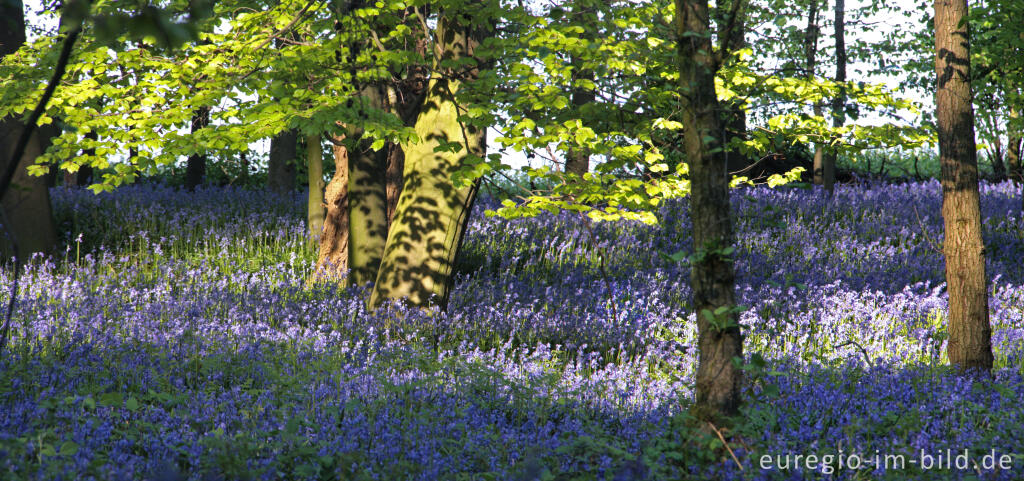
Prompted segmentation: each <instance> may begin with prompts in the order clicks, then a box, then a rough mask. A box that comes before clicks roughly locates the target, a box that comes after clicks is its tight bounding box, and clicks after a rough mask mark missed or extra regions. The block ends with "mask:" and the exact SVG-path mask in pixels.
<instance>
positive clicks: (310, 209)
mask: <svg viewBox="0 0 1024 481" xmlns="http://www.w3.org/2000/svg"><path fill="white" fill-rule="evenodd" d="M306 167H307V169H306V172H307V180H308V183H309V200H308V201H307V203H306V225H308V226H309V240H310V242H314V243H315V242H317V240H319V239H320V234H321V233H322V232H323V230H324V215H325V213H324V154H323V150H322V146H321V145H320V135H307V136H306Z"/></svg>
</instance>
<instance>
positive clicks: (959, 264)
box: [935, 0, 993, 371]
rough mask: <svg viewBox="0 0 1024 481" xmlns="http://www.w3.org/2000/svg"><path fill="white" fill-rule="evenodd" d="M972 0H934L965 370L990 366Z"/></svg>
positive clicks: (957, 345)
mask: <svg viewBox="0 0 1024 481" xmlns="http://www.w3.org/2000/svg"><path fill="white" fill-rule="evenodd" d="M968 31H969V28H968V24H967V1H966V0H935V75H936V91H935V107H936V110H935V118H936V120H937V124H938V135H939V155H940V162H941V164H942V174H941V181H942V217H943V220H944V222H945V246H944V249H943V253H944V254H945V257H946V286H947V287H946V289H947V292H948V293H949V341H948V345H947V352H948V354H949V360H950V362H952V363H953V364H955V365H957V366H959V367H960V368H961V369H964V370H976V369H980V370H986V371H988V370H991V369H992V361H993V357H992V341H991V337H992V327H991V326H990V324H989V317H988V284H987V279H986V277H985V246H984V243H983V241H982V237H981V205H980V196H979V193H978V160H977V150H976V149H975V145H974V108H973V106H972V104H971V75H970V66H971V62H970V58H971V57H970V40H969V37H968V35H969V34H968Z"/></svg>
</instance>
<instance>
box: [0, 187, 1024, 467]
mask: <svg viewBox="0 0 1024 481" xmlns="http://www.w3.org/2000/svg"><path fill="white" fill-rule="evenodd" d="M1020 195H1021V194H1020V190H1019V189H1018V188H1016V187H1014V186H1012V185H1011V184H1009V183H1002V184H983V186H982V200H981V202H982V212H983V214H984V229H985V241H986V245H987V250H986V252H987V254H988V266H987V267H988V276H989V279H990V282H991V290H990V303H991V322H992V326H993V347H994V351H995V356H996V366H997V367H996V370H995V373H994V376H993V378H991V379H971V378H964V377H958V376H956V375H954V374H953V373H951V372H950V370H949V368H948V367H947V361H946V359H945V354H944V340H945V337H946V331H945V324H946V321H945V318H944V309H945V306H946V297H945V292H944V283H943V278H944V275H943V260H942V257H941V256H940V254H939V253H938V251H937V250H936V246H937V245H938V243H941V241H942V222H941V216H940V199H941V194H940V187H939V184H938V183H937V182H934V181H931V182H923V183H907V184H898V185H893V184H882V183H877V184H866V185H865V184H861V185H840V186H838V187H837V190H836V193H835V195H834V197H833V198H832V199H831V200H828V199H827V198H826V197H824V196H823V195H822V194H821V193H820V192H816V191H814V190H806V189H776V190H771V189H767V188H750V189H743V190H737V191H735V192H734V194H733V201H734V203H733V205H734V213H735V220H736V223H737V229H736V230H737V236H738V243H737V255H736V262H735V265H736V268H737V272H738V276H737V282H738V287H737V291H738V298H739V299H740V302H741V303H742V304H743V305H745V306H747V307H748V309H747V310H746V311H745V312H744V313H743V314H742V316H741V321H742V323H743V325H744V326H745V332H746V342H745V348H746V351H745V352H746V355H747V366H748V373H749V375H748V379H747V385H746V389H745V391H744V407H743V414H742V418H741V419H739V420H738V421H737V423H736V424H735V426H734V428H733V430H732V433H731V434H732V436H731V439H730V441H729V444H728V447H727V448H726V447H724V446H723V444H722V443H721V441H720V440H719V439H718V437H717V436H715V435H710V434H708V431H707V430H696V431H694V430H693V429H692V428H690V427H689V426H690V423H688V422H687V421H688V420H687V416H686V407H687V405H688V403H689V402H690V401H689V400H690V398H691V397H692V380H693V373H694V368H695V363H696V354H697V353H696V350H695V345H694V339H695V326H694V321H693V313H692V312H691V310H690V308H689V306H688V302H689V297H690V289H689V286H688V278H689V275H688V267H687V266H686V261H685V260H684V261H682V262H674V261H672V260H671V259H668V258H667V256H666V255H668V256H671V254H674V253H677V252H688V251H689V250H690V234H689V233H690V224H689V220H688V217H687V207H686V202H685V201H674V202H670V203H667V204H666V205H664V206H663V208H662V210H661V213H660V219H661V221H662V222H661V224H660V225H658V226H645V225H640V224H633V223H619V224H596V225H594V226H593V227H592V228H591V229H588V227H587V226H586V225H585V224H586V222H587V221H586V220H585V219H582V218H579V217H574V216H570V215H561V216H552V215H544V216H542V217H538V218H534V219H520V220H504V219H500V218H490V217H486V216H484V215H483V214H482V212H483V209H484V208H485V207H486V205H485V204H486V202H481V203H480V205H478V209H477V214H476V215H475V216H474V218H473V220H472V223H471V226H470V228H469V230H468V233H467V237H466V244H465V247H464V249H463V252H462V253H461V255H460V258H459V262H458V263H459V265H458V270H459V277H458V281H457V283H456V287H455V289H454V292H453V294H452V299H451V305H450V309H449V311H448V312H447V313H445V314H426V313H423V312H420V311H409V310H404V309H400V308H397V307H395V308H391V309H385V310H381V311H377V312H367V310H366V308H365V305H364V302H365V297H366V294H367V292H366V290H365V289H363V288H353V289H347V290H345V289H340V288H338V287H336V286H334V285H330V284H316V285H309V284H308V283H307V278H308V276H309V274H310V272H311V269H312V265H313V261H314V258H315V251H314V248H313V247H312V246H311V245H310V244H309V242H308V241H307V240H306V235H305V226H304V220H303V219H304V215H303V209H304V206H305V197H303V196H300V195H298V194H296V195H294V196H277V195H274V194H270V193H265V192H262V191H250V190H232V189H208V190H200V191H198V192H196V193H193V194H189V193H184V192H180V191H176V190H173V189H169V188H165V187H158V186H146V185H139V186H133V187H125V188H120V189H118V190H117V191H116V192H114V193H112V194H103V195H98V196H97V195H93V194H92V193H90V192H87V191H82V190H64V189H55V190H54V191H53V192H52V196H53V201H54V205H55V209H56V216H57V218H58V221H59V223H60V225H61V229H62V230H63V232H64V234H65V239H66V240H65V243H66V248H65V249H64V250H62V251H61V252H60V254H59V255H58V256H56V258H50V259H44V258H36V259H34V260H33V261H32V262H30V263H29V265H28V266H27V268H26V270H25V273H24V274H23V276H22V279H21V286H22V289H21V293H20V297H19V301H18V307H17V310H16V312H15V314H14V318H13V327H12V333H13V334H14V338H13V341H12V343H11V346H10V347H9V349H8V350H7V351H5V352H4V353H3V358H2V359H0V478H2V479H26V480H30V479H31V480H36V479H46V480H50V479H64V480H79V479H81V480H88V479H95V480H114V479H162V480H173V479H197V480H198V479H204V480H205V479H225V480H236V479H296V480H298V479H338V480H341V479H345V480H350V479H359V480H361V479H379V480H405V479H413V480H440V479H446V480H460V479H465V480H471V479H472V480H476V479H485V480H486V479H493V480H507V479H515V480H534V479H541V480H547V479H559V480H561V479H602V480H605V479H607V480H637V479H650V480H662V479H665V480H668V479H687V478H689V479H752V480H757V479H817V478H821V477H824V478H829V479H1001V480H1017V479H1022V478H1024V430H1022V429H1021V426H1022V425H1024V403H1022V402H1021V400H1022V399H1024V215H1022V213H1021V211H1020V208H1019V206H1020V205H1021V199H1020ZM591 233H592V234H591ZM663 254H666V255H663ZM10 280H11V279H10V270H9V269H6V270H4V274H3V277H0V289H2V292H7V290H8V289H9V286H10ZM3 297H4V298H6V296H3ZM727 434H729V433H727ZM797 456H799V458H797ZM811 456H813V462H811ZM940 456H941V457H940ZM961 457H962V460H963V463H961ZM990 461H991V463H990ZM855 462H856V465H855ZM1000 463H1001V464H1002V467H1000V466H999V465H1000Z"/></svg>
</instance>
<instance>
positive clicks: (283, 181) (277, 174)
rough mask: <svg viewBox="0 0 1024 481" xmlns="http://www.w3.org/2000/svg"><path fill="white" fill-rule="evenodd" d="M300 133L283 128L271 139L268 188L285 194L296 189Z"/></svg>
mask: <svg viewBox="0 0 1024 481" xmlns="http://www.w3.org/2000/svg"><path fill="white" fill-rule="evenodd" d="M298 141H299V134H298V132H296V131H295V130H283V131H281V133H279V134H277V135H275V136H274V137H273V138H271V139H270V160H269V163H268V166H267V188H269V189H270V190H271V191H273V192H277V193H279V194H283V193H286V192H291V191H292V190H293V189H295V159H296V158H298V156H299V153H298V147H297V146H298Z"/></svg>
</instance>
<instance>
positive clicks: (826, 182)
mask: <svg viewBox="0 0 1024 481" xmlns="http://www.w3.org/2000/svg"><path fill="white" fill-rule="evenodd" d="M833 28H834V29H835V40H836V77H835V81H836V85H837V86H838V92H836V95H835V96H834V97H832V127H833V128H835V129H837V130H838V129H839V128H840V127H842V126H843V124H844V123H845V122H846V60H847V59H846V2H845V0H836V7H835V23H834V24H833ZM830 144H832V142H830ZM835 183H836V149H835V148H829V149H828V150H827V151H826V152H825V155H824V156H823V159H822V163H821V184H822V186H823V187H824V188H825V191H826V192H828V193H829V194H831V193H832V191H833V190H834V189H835Z"/></svg>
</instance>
